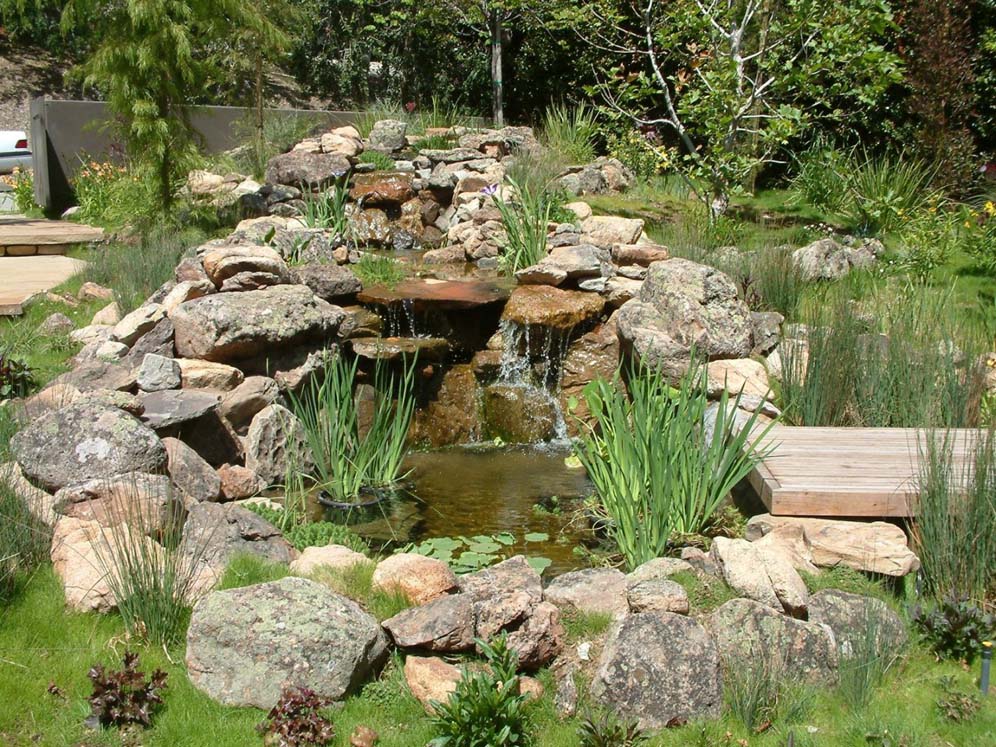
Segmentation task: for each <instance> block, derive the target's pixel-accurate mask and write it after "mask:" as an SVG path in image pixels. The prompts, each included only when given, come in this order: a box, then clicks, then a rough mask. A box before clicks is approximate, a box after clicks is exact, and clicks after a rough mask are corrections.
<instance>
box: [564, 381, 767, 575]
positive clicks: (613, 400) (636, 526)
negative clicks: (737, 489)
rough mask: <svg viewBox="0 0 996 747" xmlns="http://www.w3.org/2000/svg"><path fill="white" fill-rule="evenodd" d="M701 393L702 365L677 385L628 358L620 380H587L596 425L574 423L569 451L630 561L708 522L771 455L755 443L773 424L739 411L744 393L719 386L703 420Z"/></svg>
mask: <svg viewBox="0 0 996 747" xmlns="http://www.w3.org/2000/svg"><path fill="white" fill-rule="evenodd" d="M627 390H628V395H627ZM707 393H708V377H707V374H706V371H705V368H704V367H702V366H700V365H697V364H694V363H693V365H692V366H691V367H690V368H689V370H688V372H687V373H686V374H685V376H684V377H683V378H682V380H681V382H680V383H679V385H678V386H677V387H672V386H671V385H670V384H669V383H668V381H667V379H666V378H665V376H664V375H663V374H662V373H661V372H660V371H658V370H654V369H650V368H646V367H639V366H634V367H633V368H631V369H630V371H629V375H628V377H626V385H625V386H623V384H622V382H621V377H620V375H619V374H618V373H617V375H616V377H615V379H614V380H613V381H611V382H610V381H606V380H604V379H599V380H596V381H593V382H592V383H590V384H589V385H588V386H587V387H586V388H585V391H584V397H585V400H586V402H587V404H588V408H589V410H590V412H591V414H592V417H593V419H594V423H593V424H591V425H589V424H587V423H583V422H582V423H581V425H582V428H583V432H582V436H581V438H579V439H578V440H577V441H576V442H575V452H576V453H577V455H578V458H579V459H580V460H581V463H582V464H583V465H584V467H585V468H586V469H587V471H588V475H589V477H590V478H591V481H592V482H593V483H594V486H595V492H596V494H597V497H598V500H599V502H600V505H601V508H602V510H604V512H605V514H606V518H607V522H606V525H607V527H608V531H609V535H610V537H611V538H612V540H613V541H614V542H615V544H616V546H617V547H618V549H619V552H620V553H621V554H622V555H623V557H624V559H625V561H626V565H627V566H629V567H630V568H636V567H637V566H639V565H641V564H642V563H645V562H647V561H648V560H651V559H653V558H656V557H660V556H661V555H663V554H664V553H665V551H666V550H667V548H668V544H669V542H670V541H671V540H672V539H673V538H674V537H675V536H676V535H684V534H698V533H701V532H703V531H704V530H706V529H707V528H708V527H709V524H710V521H711V519H712V518H713V514H714V513H715V512H716V510H717V509H718V508H719V506H720V504H721V503H722V502H723V500H724V499H725V498H726V497H727V495H729V493H730V491H731V490H732V489H733V487H734V486H735V485H736V484H737V483H738V482H740V480H742V479H743V478H745V477H746V476H747V475H748V474H749V473H750V471H751V470H752V469H753V468H754V466H755V465H756V464H757V462H758V461H759V460H760V459H762V458H763V457H764V456H766V455H767V454H768V453H769V449H767V448H758V447H757V445H756V444H757V441H758V439H760V438H761V437H763V435H764V434H766V433H767V431H768V430H769V428H770V426H767V427H765V428H761V427H759V426H760V421H759V419H758V414H757V413H756V412H755V413H752V414H749V415H748V414H747V413H743V412H740V411H739V410H738V409H737V408H738V405H739V403H740V396H741V395H739V394H738V395H736V396H735V397H731V396H730V395H729V394H728V393H726V392H724V393H723V395H722V397H721V398H720V400H719V402H718V403H716V406H715V407H716V409H715V421H714V422H713V423H710V420H711V416H710V415H709V414H707V410H708V409H709V408H710V404H709V400H708V396H707ZM741 416H742V418H741ZM737 420H740V422H737Z"/></svg>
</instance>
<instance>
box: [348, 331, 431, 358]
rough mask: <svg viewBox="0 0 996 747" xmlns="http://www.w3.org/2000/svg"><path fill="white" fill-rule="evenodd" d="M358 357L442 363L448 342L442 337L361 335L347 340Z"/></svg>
mask: <svg viewBox="0 0 996 747" xmlns="http://www.w3.org/2000/svg"><path fill="white" fill-rule="evenodd" d="M349 347H351V348H352V349H353V353H354V354H355V355H356V356H357V357H358V358H365V359H367V360H371V361H388V362H392V361H402V360H412V359H413V358H415V357H416V356H418V360H419V363H442V362H443V361H444V360H445V359H446V355H447V353H449V351H450V343H449V342H448V341H447V340H446V339H445V338H442V337H361V338H357V339H353V340H350V341H349Z"/></svg>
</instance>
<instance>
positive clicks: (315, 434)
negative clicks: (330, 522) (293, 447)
mask: <svg viewBox="0 0 996 747" xmlns="http://www.w3.org/2000/svg"><path fill="white" fill-rule="evenodd" d="M356 371H357V362H356V361H354V362H353V363H352V364H350V363H347V362H346V360H345V359H344V358H343V357H342V356H336V357H335V358H334V359H333V360H332V361H331V362H330V363H328V364H327V365H326V367H325V371H324V376H321V377H312V379H311V381H310V382H309V384H308V386H307V387H306V388H305V390H304V392H303V393H302V394H301V395H300V396H294V395H292V396H291V404H292V407H293V409H294V412H295V413H296V414H297V416H298V417H299V418H300V419H301V422H302V423H303V425H304V430H305V434H306V437H307V442H308V446H309V447H310V448H311V452H312V454H313V455H314V457H315V469H314V472H313V474H312V475H311V477H313V478H314V479H315V480H316V482H318V484H319V485H320V486H321V487H322V488H323V489H324V490H326V491H328V493H329V494H330V495H331V496H332V498H333V499H334V500H336V501H340V502H352V501H355V500H356V499H357V497H358V496H359V494H360V492H361V490H363V489H364V488H374V489H384V488H391V487H393V486H394V485H395V484H396V483H397V481H398V480H399V479H400V477H401V461H402V459H403V458H404V456H405V453H406V448H405V440H406V438H407V435H408V427H409V425H410V423H411V419H412V416H413V414H414V412H415V397H414V393H413V388H414V376H415V363H414V361H413V362H412V363H410V364H408V365H406V367H405V369H404V371H403V372H402V374H401V376H400V378H398V379H392V378H391V376H390V374H389V372H388V369H387V368H386V367H385V366H383V365H380V364H379V363H378V364H377V366H376V368H375V371H374V376H373V383H374V390H375V396H374V400H373V403H372V405H373V412H372V414H371V417H370V421H369V426H368V427H367V428H366V430H365V432H363V433H361V430H360V418H359V412H358V408H357V403H356V400H355V398H354V396H353V382H354V381H355V379H356Z"/></svg>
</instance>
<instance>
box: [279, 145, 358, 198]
mask: <svg viewBox="0 0 996 747" xmlns="http://www.w3.org/2000/svg"><path fill="white" fill-rule="evenodd" d="M349 169H350V164H349V159H347V158H346V157H345V156H341V155H338V154H336V153H309V152H307V151H304V150H292V151H290V152H289V153H281V154H280V155H277V156H274V157H273V158H271V159H270V162H269V163H268V164H266V181H267V182H269V183H270V184H288V185H290V186H292V187H300V188H301V189H313V188H321V187H325V186H327V185H329V184H331V183H332V182H333V181H335V180H336V179H341V178H342V177H344V176H345V175H346V174H348V173H349Z"/></svg>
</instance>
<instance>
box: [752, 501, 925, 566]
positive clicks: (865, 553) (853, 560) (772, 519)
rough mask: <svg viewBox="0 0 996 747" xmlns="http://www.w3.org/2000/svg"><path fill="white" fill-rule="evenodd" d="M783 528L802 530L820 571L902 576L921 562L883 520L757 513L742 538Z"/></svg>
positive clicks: (894, 528) (899, 533) (896, 529)
mask: <svg viewBox="0 0 996 747" xmlns="http://www.w3.org/2000/svg"><path fill="white" fill-rule="evenodd" d="M786 526H792V527H801V528H802V531H803V534H804V536H805V541H806V543H807V545H808V546H809V550H810V552H811V554H812V562H813V563H814V564H815V565H817V566H820V567H822V568H833V567H835V566H838V565H843V566H847V567H848V568H853V569H854V570H857V571H867V572H869V573H881V574H884V575H886V576H905V575H906V574H907V573H912V572H913V571H916V570H917V569H918V568H919V567H920V560H919V558H917V556H916V555H915V554H914V553H913V551H912V550H910V549H909V546H908V545H907V542H906V534H905V533H904V532H903V530H902V529H901V528H900V527H897V526H896V525H895V524H889V523H887V522H884V521H842V520H838V519H809V518H798V517H795V516H771V515H770V514H758V515H757V516H754V517H752V518H751V519H750V521H748V522H747V530H746V534H745V536H746V537H747V539H748V540H757V539H760V538H761V537H763V536H765V535H767V534H770V533H772V532H774V531H776V530H777V529H778V528H779V527H786Z"/></svg>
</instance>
